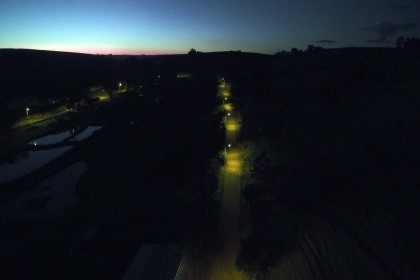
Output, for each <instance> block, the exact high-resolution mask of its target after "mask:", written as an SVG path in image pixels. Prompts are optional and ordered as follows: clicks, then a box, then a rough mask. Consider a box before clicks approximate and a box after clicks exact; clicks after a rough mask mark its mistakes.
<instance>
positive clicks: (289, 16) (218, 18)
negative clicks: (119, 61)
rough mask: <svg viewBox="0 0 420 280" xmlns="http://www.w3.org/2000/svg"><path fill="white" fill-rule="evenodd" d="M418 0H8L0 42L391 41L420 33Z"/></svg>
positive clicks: (244, 45)
mask: <svg viewBox="0 0 420 280" xmlns="http://www.w3.org/2000/svg"><path fill="white" fill-rule="evenodd" d="M419 18H420V4H418V3H417V1H413V0H408V1H404V0H403V1H391V0H383V1H380V0H363V1H362V0H348V1H345V0H341V1H340V0H337V1H332V0H294V1H293V0H277V1H276V0H254V1H252V0H231V1H227V0H224V1H223V0H212V1H202V0H195V1H194V0H173V1H171V0H121V1H112V0H103V1H99V0H96V1H89V0H86V1H83V0H74V1H63V0H37V1H35V0H20V1H16V0H2V1H1V3H0V35H1V36H0V48H23V49H42V50H55V51H70V52H80V53H91V54H96V53H99V54H175V53H186V52H188V51H189V49H191V48H195V49H196V50H198V51H203V52H212V51H228V50H242V51H246V52H258V53H268V54H272V53H275V52H277V51H279V50H290V49H291V48H293V47H297V48H300V49H305V48H306V45H308V44H312V45H316V46H322V47H326V48H333V47H349V46H356V47H360V46H381V47H387V46H388V47H393V46H394V42H395V40H396V38H397V37H398V36H405V37H420V31H419V29H420V28H419V27H418V22H419Z"/></svg>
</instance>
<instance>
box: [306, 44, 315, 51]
mask: <svg viewBox="0 0 420 280" xmlns="http://www.w3.org/2000/svg"><path fill="white" fill-rule="evenodd" d="M314 49H315V47H314V45H308V46H307V47H306V52H313V51H314Z"/></svg>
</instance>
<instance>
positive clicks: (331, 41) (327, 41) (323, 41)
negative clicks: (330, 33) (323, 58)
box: [316, 39, 335, 44]
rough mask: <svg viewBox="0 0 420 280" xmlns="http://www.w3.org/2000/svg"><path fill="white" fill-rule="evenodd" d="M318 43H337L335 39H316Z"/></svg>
mask: <svg viewBox="0 0 420 280" xmlns="http://www.w3.org/2000/svg"><path fill="white" fill-rule="evenodd" d="M316 42H317V43H318V44H335V41H333V40H325V39H324V40H319V41H316Z"/></svg>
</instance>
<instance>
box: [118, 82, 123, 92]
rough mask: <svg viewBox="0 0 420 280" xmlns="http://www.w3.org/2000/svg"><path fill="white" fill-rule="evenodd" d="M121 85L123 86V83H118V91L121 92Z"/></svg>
mask: <svg viewBox="0 0 420 280" xmlns="http://www.w3.org/2000/svg"><path fill="white" fill-rule="evenodd" d="M121 86H122V84H121V83H119V84H118V91H119V92H121Z"/></svg>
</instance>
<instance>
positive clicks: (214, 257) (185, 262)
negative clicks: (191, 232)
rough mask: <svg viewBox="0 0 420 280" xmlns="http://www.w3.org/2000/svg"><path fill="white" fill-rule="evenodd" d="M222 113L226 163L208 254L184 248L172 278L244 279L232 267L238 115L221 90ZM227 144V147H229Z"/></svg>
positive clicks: (237, 230)
mask: <svg viewBox="0 0 420 280" xmlns="http://www.w3.org/2000/svg"><path fill="white" fill-rule="evenodd" d="M222 97H223V98H225V97H226V98H227V99H224V100H227V101H226V102H225V101H224V102H223V103H224V108H225V113H226V118H225V127H226V138H225V148H226V149H225V155H226V163H225V165H224V166H222V167H221V170H220V174H221V176H220V182H219V184H220V188H221V191H222V196H221V202H220V215H219V221H218V236H217V240H216V242H215V244H214V246H213V248H212V250H211V254H210V255H207V256H201V257H197V256H200V255H199V254H198V255H197V253H195V254H194V253H192V251H193V250H194V248H188V246H187V248H185V250H184V252H183V253H184V257H183V259H182V262H181V265H180V267H179V270H178V273H177V276H176V277H175V280H197V279H200V280H224V279H226V280H227V279H229V280H235V279H248V278H247V276H246V275H245V274H244V273H243V272H241V271H239V270H238V269H237V267H236V256H237V255H238V249H239V245H240V240H241V234H242V232H243V231H242V230H241V224H242V223H241V186H240V181H241V150H240V148H239V147H237V145H236V144H237V139H238V133H239V127H240V125H239V124H240V122H241V117H240V114H239V112H235V111H233V108H234V107H233V105H232V104H231V103H230V100H229V99H230V92H228V91H227V89H226V88H224V89H223V95H222ZM229 146H230V147H229Z"/></svg>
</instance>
